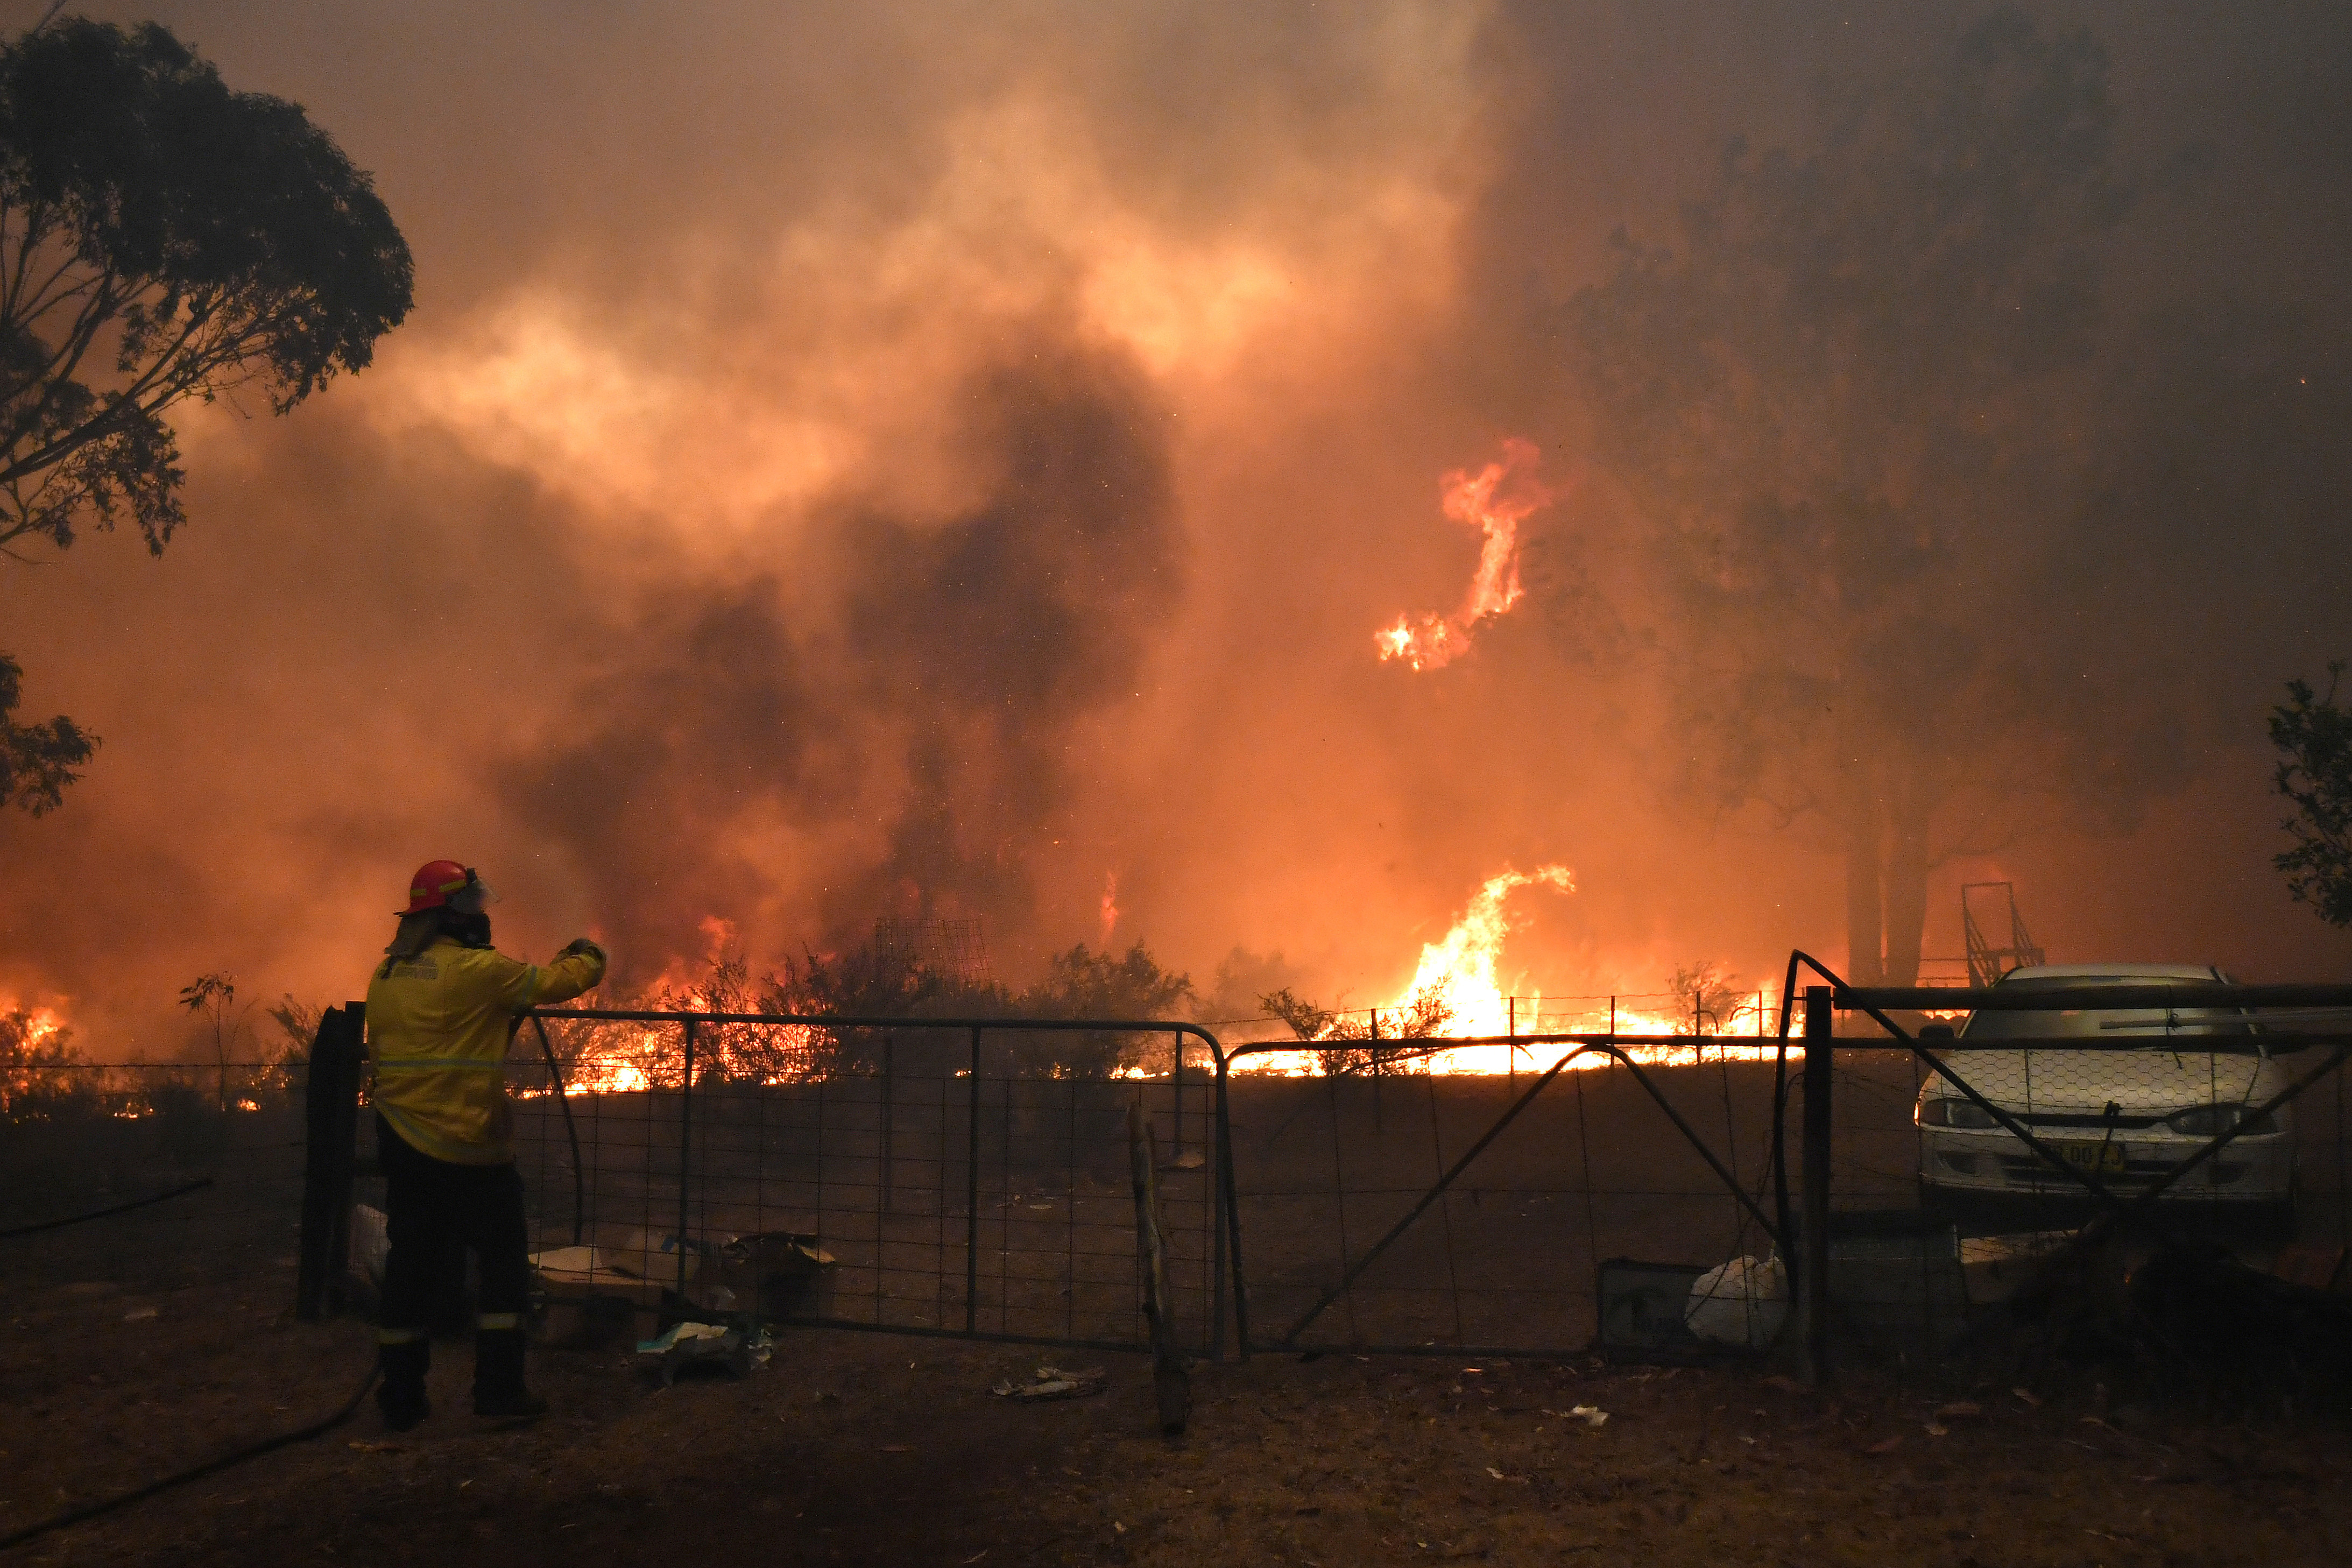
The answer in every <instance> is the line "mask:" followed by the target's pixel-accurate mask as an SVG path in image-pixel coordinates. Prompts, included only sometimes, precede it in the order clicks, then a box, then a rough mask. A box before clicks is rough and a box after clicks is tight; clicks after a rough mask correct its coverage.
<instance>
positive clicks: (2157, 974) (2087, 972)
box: [1997, 963, 2229, 984]
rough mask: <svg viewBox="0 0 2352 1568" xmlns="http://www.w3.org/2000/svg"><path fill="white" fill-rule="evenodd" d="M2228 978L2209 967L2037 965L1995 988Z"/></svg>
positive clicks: (2016, 971)
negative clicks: (2050, 982)
mask: <svg viewBox="0 0 2352 1568" xmlns="http://www.w3.org/2000/svg"><path fill="white" fill-rule="evenodd" d="M2228 979H2229V976H2227V975H2225V974H2223V973H2221V971H2220V970H2219V969H2217V968H2215V967H2214V966H2213V965H2212V964H2210V963H2041V964H2035V965H2034V966H2032V968H2030V969H2012V970H2011V971H2010V972H2009V973H2006V974H2004V975H2002V976H2001V977H2000V981H1999V982H1997V984H2007V983H2008V982H2010V981H2011V980H2188V981H2201V982H2203V983H2205V984H2212V983H2214V982H2215V981H2221V982H2223V983H2225V984H2226V983H2227V982H2228Z"/></svg>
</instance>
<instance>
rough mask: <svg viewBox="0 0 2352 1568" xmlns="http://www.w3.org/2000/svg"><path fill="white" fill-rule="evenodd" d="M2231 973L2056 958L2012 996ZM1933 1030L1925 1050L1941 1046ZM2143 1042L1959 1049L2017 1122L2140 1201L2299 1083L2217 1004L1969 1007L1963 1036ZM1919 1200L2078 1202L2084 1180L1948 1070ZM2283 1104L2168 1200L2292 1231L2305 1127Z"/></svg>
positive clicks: (1938, 1088)
mask: <svg viewBox="0 0 2352 1568" xmlns="http://www.w3.org/2000/svg"><path fill="white" fill-rule="evenodd" d="M2228 981H2229V977H2228V976H2227V975H2225V974H2223V973H2221V971H2220V970H2218V969H2214V968H2211V967H2188V966H2181V965H2174V964H2155V963H2098V964H2075V965H2069V966H2064V967H2061V966H2057V965H2050V966H2045V967H2039V968H2032V969H2019V970H2013V971H2011V973H2008V974H2006V975H2004V976H2002V978H2001V980H2000V989H2001V990H2003V991H2008V990H2011V989H2022V988H2027V987H2038V988H2043V989H2048V988H2053V987H2059V986H2068V987H2082V986H2100V985H2152V984H2153V985H2161V984H2168V983H2172V984H2204V985H2210V984H2216V983H2217V982H2218V983H2221V984H2227V983H2228ZM1933 1034H1934V1031H1933V1030H1932V1029H1931V1030H1929V1031H1926V1032H1923V1035H1922V1038H1921V1043H1922V1044H1924V1045H1927V1046H1928V1047H1931V1048H1932V1047H1933V1046H1934V1044H1935V1040H1934V1038H1933V1037H1932V1036H1933ZM2118 1036H2122V1037H2132V1038H2135V1039H2137V1037H2142V1036H2145V1037H2147V1044H2146V1046H2144V1047H2138V1048H2135V1049H2129V1050H2079V1051H2071V1050H2065V1049H2056V1050H1983V1049H1978V1050H1955V1051H1949V1052H1946V1053H1944V1054H1943V1059H1944V1061H1945V1062H1946V1063H1947V1065H1948V1066H1949V1067H1950V1068H1951V1069H1952V1070H1953V1071H1954V1072H1955V1073H1958V1075H1959V1076H1960V1077H1961V1078H1962V1079H1966V1080H1967V1082H1968V1083H1969V1087H1971V1088H1972V1089H1975V1090H1976V1091H1977V1092H1978V1093H1979V1094H1980V1095H1982V1096H1983V1097H1984V1098H1985V1099H1986V1100H1989V1101H1990V1102H1991V1103H1992V1104H1994V1105H1997V1106H1999V1107H2000V1109H2001V1110H2005V1111H2007V1112H2009V1113H2010V1114H2011V1116H2014V1117H2015V1118H2016V1119H2017V1120H2018V1121H2020V1122H2021V1123H2022V1124H2023V1125H2024V1126H2025V1127H2026V1128H2027V1129H2028V1130H2029V1131H2032V1134H2033V1135H2034V1137H2035V1138H2037V1139H2039V1140H2040V1141H2042V1142H2043V1143H2046V1144H2048V1145H2049V1146H2050V1147H2051V1148H2052V1149H2053V1150H2054V1151H2055V1152H2057V1153H2058V1154H2059V1155H2060V1157H2062V1158H2063V1159H2064V1160H2066V1161H2067V1162H2069V1163H2073V1164H2074V1165H2076V1166H2079V1167H2081V1168H2082V1169H2084V1170H2085V1171H2088V1172H2091V1173H2094V1174H2095V1175H2096V1176H2097V1177H2098V1178H2099V1180H2100V1181H2101V1182H2102V1183H2104V1184H2105V1186H2106V1187H2107V1189H2108V1190H2109V1191H2110V1192H2113V1193H2116V1194H2132V1193H2135V1192H2137V1191H2140V1190H2142V1189H2144V1188H2146V1187H2147V1186H2148V1185H2150V1184H2152V1183H2154V1182H2155V1181H2157V1180H2158V1178H2160V1177H2162V1176H2163V1175H2165V1174H2166V1173H2168V1171H2169V1170H2170V1169H2171V1168H2172V1167H2173V1166H2174V1165H2176V1164H2178V1163H2179V1162H2181V1161H2182V1160H2185V1159H2187V1158H2188V1157H2189V1155H2191V1154H2194V1153H2195V1152H2197V1151H2198V1150H2199V1149H2200V1148H2202V1147H2203V1146H2204V1145H2205V1144H2206V1143H2207V1142H2210V1141H2211V1139H2212V1138H2213V1137H2214V1136H2215V1135H2216V1134H2218V1133H2220V1132H2221V1131H2223V1130H2224V1129H2226V1128H2229V1127H2232V1126H2235V1125H2237V1124H2238V1123H2239V1122H2240V1121H2242V1119H2243V1118H2244V1117H2245V1116H2246V1115H2247V1114H2248V1113H2249V1112H2250V1111H2251V1110H2252V1109H2253V1108H2255V1107H2258V1106H2260V1105H2262V1104H2263V1102H2265V1101H2267V1100H2269V1099H2270V1098H2271V1097H2272V1096H2273V1095H2275V1094H2277V1093H2278V1092H2279V1091H2280V1090H2282V1089H2285V1088H2286V1087H2287V1085H2288V1083H2289V1081H2290V1076H2289V1074H2288V1071H2287V1069H2286V1068H2285V1066H2284V1064H2283V1063H2281V1062H2279V1061H2278V1060H2277V1059H2275V1058H2273V1056H2272V1054H2271V1052H2270V1051H2269V1049H2268V1048H2266V1047H2265V1046H2264V1044H2263V1034H2262V1032H2261V1030H2260V1028H2259V1026H2257V1025H2256V1024H2255V1023H2254V1022H2253V1020H2252V1018H2251V1017H2249V1016H2246V1015H2244V1014H2242V1013H2238V1012H2234V1011H2225V1010H2221V1009H2214V1008H2203V1009H2199V1008H2172V1009H2168V1010H2167V1009H2132V1010H2105V1009H2096V1008H2067V1009H2063V1010H2059V1009H2051V1010H2048V1011H2040V1010H2035V1011H2020V1012H2009V1011H2005V1010H2004V1011H1995V1010H1993V1009H1991V1008H1987V1009H1984V1010H1982V1011H1980V1012H1976V1013H1971V1014H1970V1015H1969V1018H1968V1021H1967V1022H1966V1023H1965V1024H1963V1025H1962V1026H1960V1029H1959V1034H1958V1038H1960V1039H1962V1040H1965V1041H1968V1042H1969V1044H1971V1045H1975V1044H1977V1043H1978V1042H1980V1041H1985V1040H2001V1039H2067V1038H2074V1037H2081V1038H2083V1039H2084V1040H2085V1041H2088V1040H2093V1039H2099V1040H2112V1039H2115V1038H2116V1037H2118ZM1915 1115H1916V1120H1917V1121H1918V1125H1919V1194H1920V1199H1921V1202H1922V1204H1923V1205H1929V1206H1952V1205H1954V1202H1955V1200H1958V1199H1962V1198H1966V1197H1970V1196H1973V1197H1979V1198H1987V1197H1992V1196H1996V1195H2012V1196H2074V1197H2084V1198H2087V1196H2088V1193H2087V1191H2086V1189H2085V1188H2084V1186H2083V1185H2082V1184H2081V1183H2079V1182H2076V1181H2074V1179H2073V1178H2072V1177H2070V1176H2068V1175H2066V1174H2065V1173H2063V1172H2059V1171H2053V1170H2052V1169H2051V1168H2050V1166H2049V1165H2048V1164H2047V1163H2045V1162H2043V1161H2042V1159H2041V1158H2040V1157H2039V1156H2037V1155H2036V1154H2035V1153H2034V1152H2033V1151H2032V1150H2031V1149H2028V1148H2027V1147H2026V1146H2025V1145H2024V1143H2023V1142H2021V1141H2020V1140H2019V1139H2018V1138H2017V1137H2016V1135H2015V1134H2013V1133H2011V1132H2010V1131H2008V1130H2007V1129H2005V1128H2003V1127H2002V1126H2001V1125H2000V1123H1999V1122H1997V1121H1994V1120H1993V1119H1992V1118H1991V1117H1990V1115H1988V1114H1986V1112H1985V1111H1984V1110H1983V1109H1982V1108H1981V1107H1979V1106H1978V1105H1976V1104H1974V1103H1973V1102H1972V1101H1970V1100H1968V1099H1966V1098H1965V1097H1964V1096H1962V1095H1961V1094H1960V1092H1959V1090H1958V1089H1955V1088H1953V1087H1952V1085H1951V1084H1950V1083H1948V1082H1947V1081H1946V1080H1945V1079H1943V1078H1942V1077H1940V1076H1938V1075H1936V1074H1929V1075H1928V1076H1927V1080H1926V1081H1925V1082H1924V1083H1922V1084H1921V1085H1920V1086H1919V1103H1918V1106H1917V1108H1916V1112H1915ZM2291 1117H2292V1108H2291V1107H2281V1108H2280V1109H2279V1110H2276V1111H2274V1112H2273V1113H2272V1114H2271V1115H2269V1116H2266V1117H2264V1118H2263V1121H2262V1122H2261V1123H2260V1124H2259V1125H2256V1126H2252V1127H2249V1128H2247V1129H2246V1130H2245V1131H2243V1132H2242V1133H2240V1134H2239V1135H2238V1137H2237V1138H2236V1139H2235V1140H2234V1141H2233V1142H2230V1143H2227V1144H2224V1145H2223V1146H2222V1147H2221V1151H2220V1152H2217V1153H2216V1154H2215V1155H2214V1156H2213V1157H2212V1158H2211V1159H2210V1160H2208V1161H2206V1162H2205V1163H2204V1164H2202V1165H2200V1166H2199V1167H2198V1168H2197V1169H2196V1170H2194V1171H2191V1172H2190V1173H2189V1174H2187V1175H2186V1176H2183V1177H2182V1178H2181V1179H2180V1180H2179V1181H2178V1182H2176V1183H2175V1184H2173V1185H2172V1186H2170V1187H2168V1188H2167V1189H2166V1190H2165V1192H2164V1194H2163V1195H2162V1196H2161V1197H2159V1198H2158V1200H2157V1201H2158V1203H2166V1202H2171V1201H2175V1200H2178V1201H2181V1202H2198V1203H2203V1204H2208V1205H2227V1212H2230V1213H2232V1214H2236V1215H2242V1216H2243V1217H2245V1218H2247V1219H2250V1220H2253V1221H2256V1222H2258V1223H2262V1224H2264V1225H2269V1226H2281V1225H2291V1224H2292V1222H2293V1214H2294V1195H2295V1175H2294V1122H2293V1121H2292V1120H2291Z"/></svg>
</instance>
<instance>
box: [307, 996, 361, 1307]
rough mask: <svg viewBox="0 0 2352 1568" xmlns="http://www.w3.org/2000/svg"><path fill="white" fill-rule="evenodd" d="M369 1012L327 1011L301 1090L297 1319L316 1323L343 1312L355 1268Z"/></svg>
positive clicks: (353, 1008) (354, 1008) (352, 1006)
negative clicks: (355, 1178) (355, 1180)
mask: <svg viewBox="0 0 2352 1568" xmlns="http://www.w3.org/2000/svg"><path fill="white" fill-rule="evenodd" d="M366 1019H367V1004H366V1003H364V1002H352V1003H348V1004H346V1005H343V1006H341V1007H330V1008H328V1009H327V1011H326V1013H325V1014H324V1015H323V1016H321V1017H320V1019H319V1032H318V1034H317V1035H316V1036H315V1037H312V1039H311V1041H310V1071H309V1074H308V1079H307V1082H306V1083H305V1085H304V1110H305V1111H306V1112H307V1116H306V1122H307V1126H306V1129H305V1131H306V1139H305V1147H304V1153H303V1158H302V1239H301V1250H300V1257H299V1268H297V1269H296V1271H295V1279H294V1315H295V1316H296V1317H297V1318H299V1319H300V1320H301V1321H304V1322H306V1323H315V1322H317V1321H319V1320H320V1318H323V1317H325V1316H326V1315H327V1314H328V1313H329V1312H330V1311H341V1310H342V1306H343V1279H344V1276H345V1275H346V1274H347V1273H348V1272H349V1271H350V1268H351V1247H352V1174H353V1169H354V1166H355V1164H356V1163H357V1157H358V1144H359V1120H360V1071H361V1061H362V1056H363V1054H364V1051H365V1043H366Z"/></svg>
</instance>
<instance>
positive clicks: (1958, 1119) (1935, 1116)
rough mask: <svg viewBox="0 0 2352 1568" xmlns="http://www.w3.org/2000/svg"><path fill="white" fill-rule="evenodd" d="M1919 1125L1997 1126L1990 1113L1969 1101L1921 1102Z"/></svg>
mask: <svg viewBox="0 0 2352 1568" xmlns="http://www.w3.org/2000/svg"><path fill="white" fill-rule="evenodd" d="M1919 1125H1920V1126H1922V1127H1993V1126H1997V1125H1999V1123H1997V1122H1995V1121H1993V1119H1992V1114H1991V1112H1990V1111H1988V1110H1985V1108H1984V1107H1983V1106H1981V1105H1979V1104H1977V1103H1976V1102H1975V1101H1974V1100H1921V1101H1920V1102H1919Z"/></svg>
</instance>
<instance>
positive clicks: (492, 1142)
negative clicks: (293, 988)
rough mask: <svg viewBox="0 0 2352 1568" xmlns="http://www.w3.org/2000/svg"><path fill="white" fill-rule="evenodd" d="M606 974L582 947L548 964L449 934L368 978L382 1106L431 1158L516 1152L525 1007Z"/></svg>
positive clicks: (482, 1159) (504, 1156)
mask: <svg viewBox="0 0 2352 1568" xmlns="http://www.w3.org/2000/svg"><path fill="white" fill-rule="evenodd" d="M603 978H604V960H603V959H601V958H599V957H597V956H596V955H595V954H594V953H588V952H576V953H573V954H572V956H571V957H569V958H562V959H558V960H557V961H556V962H555V963H551V964H547V965H545V966H544V967H542V966H541V965H539V964H536V963H523V962H521V961H520V960H519V959H513V958H509V957H507V956H505V955H504V954H503V953H500V952H497V951H496V950H494V949H491V948H487V947H467V946H466V945H465V944H464V943H462V942H458V941H457V940H456V939H455V938H452V937H443V938H441V939H440V940H438V941H436V942H434V944H433V945H432V946H431V947H428V948H426V949H425V951H424V952H420V953H418V954H417V955H416V956H415V958H407V959H402V960H400V961H399V962H397V963H394V964H393V965H392V966H391V969H390V972H389V973H386V971H385V970H384V969H383V966H381V965H379V966H378V968H377V970H376V975H375V978H374V979H373V980H371V981H370V982H368V994H367V1048H368V1056H369V1057H370V1058H371V1059H373V1062H374V1063H375V1093H374V1103H375V1108H376V1109H377V1110H380V1111H382V1112H383V1117H384V1120H385V1121H389V1122H391V1123H392V1125H393V1130H394V1131H396V1132H398V1133H399V1134H400V1136H401V1137H402V1138H403V1139H404V1140H405V1141H406V1142H408V1144H409V1145H410V1146H411V1147H412V1148H414V1149H415V1150H416V1151H417V1152H419V1153H422V1154H429V1155H431V1156H432V1157H433V1158H434V1159H436V1160H448V1161H451V1162H454V1163H457V1164H460V1165H498V1164H503V1163H506V1162H507V1161H509V1160H511V1159H513V1158H514V1143H513V1138H512V1133H513V1125H512V1123H513V1116H512V1113H511V1112H510V1111H509V1110H508V1108H507V1098H506V1088H507V1079H506V1055H507V1042H508V1040H509V1038H510V1037H511V1034H512V1026H513V1023H514V1020H515V1018H516V1017H517V1016H519V1015H520V1014H521V1013H522V1012H523V1010H524V1009H525V1008H529V1007H535V1006H538V1005H541V1004H542V1003H548V1002H568V1001H570V1000H571V999H572V997H574V996H577V995H579V994H581V993H582V992H583V991H585V990H587V989H588V988H589V987H591V986H593V985H594V984H596V983H597V982H598V981H599V980H602V979H603Z"/></svg>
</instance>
